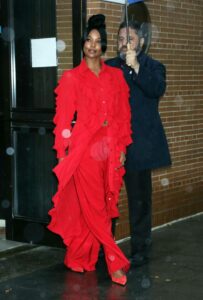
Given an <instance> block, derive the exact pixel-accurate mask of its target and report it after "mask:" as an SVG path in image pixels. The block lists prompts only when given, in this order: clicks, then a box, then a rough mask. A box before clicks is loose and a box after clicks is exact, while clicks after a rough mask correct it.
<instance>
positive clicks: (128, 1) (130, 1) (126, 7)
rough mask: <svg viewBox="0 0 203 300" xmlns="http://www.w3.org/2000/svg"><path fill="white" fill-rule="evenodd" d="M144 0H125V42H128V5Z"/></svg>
mask: <svg viewBox="0 0 203 300" xmlns="http://www.w3.org/2000/svg"><path fill="white" fill-rule="evenodd" d="M138 2H144V0H125V21H126V30H127V42H128V43H129V27H128V5H131V4H134V3H138Z"/></svg>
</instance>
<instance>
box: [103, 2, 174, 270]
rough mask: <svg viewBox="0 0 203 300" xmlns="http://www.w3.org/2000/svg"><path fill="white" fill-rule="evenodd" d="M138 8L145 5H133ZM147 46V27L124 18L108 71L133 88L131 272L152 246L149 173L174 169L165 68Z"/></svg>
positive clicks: (129, 177)
mask: <svg viewBox="0 0 203 300" xmlns="http://www.w3.org/2000/svg"><path fill="white" fill-rule="evenodd" d="M136 2H142V1H130V3H136ZM130 5H131V4H130ZM126 11H127V9H126ZM144 44H145V39H144V34H143V24H141V23H138V22H137V21H134V20H129V21H128V16H127V14H126V20H125V22H123V23H121V24H120V27H119V30H118V56H117V57H115V58H113V59H109V60H107V61H106V63H107V64H108V65H111V66H114V67H117V68H120V69H122V71H123V74H124V76H125V79H126V81H127V83H128V85H129V88H130V99H129V101H130V105H131V114H132V117H131V118H132V119H131V121H132V131H133V134H132V138H133V143H132V144H131V145H130V146H129V147H128V150H127V157H126V158H127V159H126V164H125V168H126V175H125V184H126V190H127V195H128V205H129V219H130V231H131V253H132V256H131V263H132V266H140V265H143V264H145V263H147V262H148V260H149V254H150V249H151V243H152V239H151V226H152V180H151V172H152V170H153V169H155V168H160V167H165V166H169V165H170V164H171V159H170V154H169V149H168V144H167V139H166V136H165V133H164V129H163V125H162V122H161V118H160V115H159V111H158V106H159V99H160V97H161V96H163V94H164V93H165V89H166V70H165V67H164V65H163V64H162V63H160V62H159V61H157V60H154V59H152V58H151V57H150V56H149V55H147V54H146V53H144V50H143V49H144Z"/></svg>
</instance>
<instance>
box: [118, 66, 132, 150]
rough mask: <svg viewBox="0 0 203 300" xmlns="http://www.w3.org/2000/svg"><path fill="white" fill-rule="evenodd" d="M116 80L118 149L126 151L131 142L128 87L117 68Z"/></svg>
mask: <svg viewBox="0 0 203 300" xmlns="http://www.w3.org/2000/svg"><path fill="white" fill-rule="evenodd" d="M118 71H119V72H118V75H119V76H118V80H119V86H120V93H119V101H118V103H119V107H118V115H117V122H118V126H119V131H118V149H119V151H123V152H124V153H126V146H128V145H129V144H131V143H132V139H131V133H132V131H131V112H130V104H129V88H128V85H127V83H126V81H125V79H124V76H123V73H122V71H120V70H118Z"/></svg>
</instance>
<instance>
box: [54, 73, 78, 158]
mask: <svg viewBox="0 0 203 300" xmlns="http://www.w3.org/2000/svg"><path fill="white" fill-rule="evenodd" d="M75 86H76V85H75V78H74V76H73V74H72V73H71V71H66V72H65V73H64V74H63V75H62V77H61V79H60V81H59V84H58V86H57V88H56V89H55V93H56V95H57V96H56V114H55V116H54V119H53V122H54V124H55V125H56V126H55V129H54V134H55V142H54V146H53V148H54V149H55V150H56V152H57V158H61V157H64V156H65V155H66V149H67V148H68V146H69V143H70V137H71V132H72V125H71V122H72V120H73V116H74V113H75V110H76V106H75V103H76V87H75Z"/></svg>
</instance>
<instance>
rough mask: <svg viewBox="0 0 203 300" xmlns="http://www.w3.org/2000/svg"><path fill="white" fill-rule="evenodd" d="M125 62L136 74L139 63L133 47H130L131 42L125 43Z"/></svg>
mask: <svg viewBox="0 0 203 300" xmlns="http://www.w3.org/2000/svg"><path fill="white" fill-rule="evenodd" d="M126 64H127V65H128V66H129V67H131V68H132V69H134V71H135V72H136V73H137V74H138V72H139V68H140V64H139V62H138V60H137V54H136V51H135V49H131V44H130V43H128V44H127V52H126Z"/></svg>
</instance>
